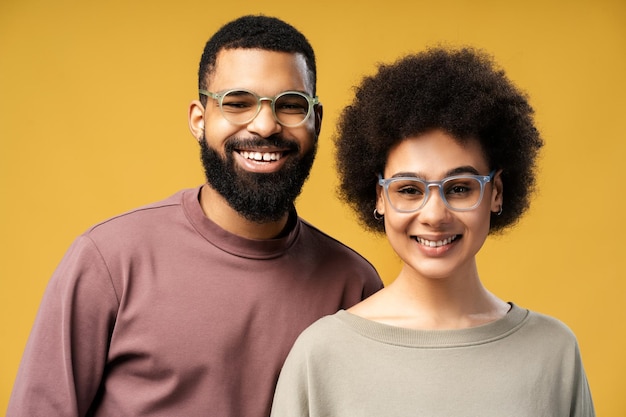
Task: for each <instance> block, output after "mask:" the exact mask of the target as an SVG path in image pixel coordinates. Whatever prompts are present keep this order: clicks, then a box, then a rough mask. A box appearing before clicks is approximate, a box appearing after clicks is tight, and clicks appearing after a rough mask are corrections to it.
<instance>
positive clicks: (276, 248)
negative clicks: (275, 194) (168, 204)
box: [182, 187, 302, 259]
mask: <svg viewBox="0 0 626 417" xmlns="http://www.w3.org/2000/svg"><path fill="white" fill-rule="evenodd" d="M200 189H201V187H197V188H193V189H189V190H185V191H184V192H183V197H182V202H183V210H184V211H185V215H186V216H187V218H188V219H189V221H190V222H191V224H192V226H193V227H194V228H195V229H196V230H197V231H198V233H200V235H202V236H203V237H204V238H205V239H206V240H207V241H208V242H210V243H211V244H212V245H214V246H215V247H217V248H219V249H221V250H223V251H224V252H228V253H230V254H232V255H235V256H241V257H244V258H250V259H270V258H276V257H279V256H281V255H283V254H284V253H285V252H286V251H287V250H288V249H289V248H290V247H291V246H292V245H293V244H294V242H295V241H296V239H297V237H298V235H299V234H300V229H301V227H302V222H301V221H300V218H297V220H296V221H295V222H293V221H290V222H288V224H293V225H294V226H293V227H292V228H291V230H289V231H288V232H287V233H286V234H284V235H283V236H282V237H280V238H277V239H263V240H260V239H247V238H244V237H241V236H238V235H235V234H232V233H230V232H228V231H226V230H224V229H222V228H221V227H220V226H218V225H217V224H216V223H214V222H213V221H212V220H210V219H209V218H207V217H206V216H205V215H204V212H203V211H202V207H201V206H200V201H199V195H200ZM291 215H293V216H297V214H296V212H295V209H294V211H293V213H292V214H291Z"/></svg>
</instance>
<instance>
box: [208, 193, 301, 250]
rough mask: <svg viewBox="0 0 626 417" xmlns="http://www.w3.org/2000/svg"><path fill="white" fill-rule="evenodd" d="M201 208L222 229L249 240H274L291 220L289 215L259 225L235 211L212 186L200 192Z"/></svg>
mask: <svg viewBox="0 0 626 417" xmlns="http://www.w3.org/2000/svg"><path fill="white" fill-rule="evenodd" d="M200 207H202V211H203V212H204V215H205V216H207V217H208V218H209V219H211V221H213V222H214V223H215V224H217V225H218V226H220V227H221V228H222V229H224V230H226V231H228V232H230V233H233V234H235V235H238V236H241V237H245V238H247V239H272V238H275V237H276V236H278V235H280V233H281V232H282V231H283V229H284V228H285V226H286V225H287V221H288V219H289V213H285V214H284V216H283V217H282V218H281V219H280V220H278V221H276V222H267V223H257V222H253V221H250V220H248V219H246V218H245V217H243V216H242V215H241V214H239V213H238V212H237V211H235V210H234V209H233V208H232V207H231V206H230V205H229V204H228V203H227V202H226V200H224V198H223V197H222V196H221V195H220V194H219V193H218V192H217V191H215V190H214V189H213V188H212V187H211V186H210V185H208V184H205V185H204V186H203V187H202V189H201V190H200Z"/></svg>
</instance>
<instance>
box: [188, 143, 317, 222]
mask: <svg viewBox="0 0 626 417" xmlns="http://www.w3.org/2000/svg"><path fill="white" fill-rule="evenodd" d="M246 145H247V146H246ZM270 145H273V146H277V147H279V148H286V149H289V150H290V156H291V155H293V154H298V153H299V150H300V146H299V145H298V143H297V142H293V141H286V140H283V139H280V138H269V139H251V140H240V139H237V138H233V139H229V140H227V142H226V144H225V146H224V148H225V149H224V150H225V153H226V158H225V159H224V158H223V157H222V156H220V154H219V153H218V152H217V151H216V150H215V149H213V148H211V147H209V145H208V144H207V142H206V140H205V138H204V135H203V136H202V140H201V141H200V151H201V157H202V165H203V166H204V173H205V175H206V179H207V182H208V183H209V185H210V186H211V187H212V188H213V189H215V190H216V191H217V192H218V193H220V194H221V196H222V197H224V199H225V200H226V201H227V202H228V204H229V205H230V206H231V207H232V208H233V209H234V210H235V211H237V212H238V213H239V214H241V215H242V216H243V217H245V218H246V219H248V220H250V221H253V222H256V223H266V222H272V221H278V220H280V219H281V218H282V217H283V216H284V215H285V214H286V213H288V212H289V210H291V209H292V207H293V205H294V202H295V200H296V198H297V197H298V195H300V192H301V191H302V186H303V185H304V182H305V181H306V179H307V177H308V176H309V172H310V171H311V167H312V166H313V160H314V159H315V153H316V152H317V141H315V142H314V144H313V147H312V148H311V149H310V150H309V151H307V152H306V153H305V154H304V155H302V157H300V158H292V157H290V159H289V160H288V161H286V163H285V165H283V167H282V168H281V169H280V170H279V171H277V172H272V173H255V172H247V171H245V170H243V169H241V168H239V167H238V166H237V165H236V164H235V160H234V156H233V154H234V152H235V149H241V148H250V147H251V146H252V147H254V148H258V147H261V146H270Z"/></svg>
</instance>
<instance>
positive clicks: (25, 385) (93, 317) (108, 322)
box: [7, 237, 118, 417]
mask: <svg viewBox="0 0 626 417" xmlns="http://www.w3.org/2000/svg"><path fill="white" fill-rule="evenodd" d="M117 305H118V300H117V297H116V295H115V291H114V289H113V286H112V283H111V280H110V277H109V273H108V271H107V268H106V265H105V264H104V262H103V260H102V258H101V256H100V254H99V252H98V250H97V248H96V247H95V246H94V244H93V242H92V241H91V240H90V239H89V238H87V237H80V238H78V239H77V240H76V241H75V242H74V244H73V245H72V246H71V247H70V249H69V250H68V252H67V253H66V255H65V257H64V258H63V259H62V261H61V263H60V264H59V266H58V268H57V269H56V271H55V273H54V274H53V276H52V278H51V280H50V282H49V284H48V287H47V288H46V291H45V293H44V297H43V300H42V303H41V306H40V308H39V311H38V313H37V317H36V319H35V323H34V326H33V329H32V331H31V334H30V337H29V340H28V343H27V345H26V349H25V352H24V355H23V358H22V365H21V367H20V370H19V372H18V375H17V378H16V381H15V385H14V387H13V392H12V396H11V399H10V401H9V407H8V411H7V417H13V416H33V417H34V416H46V417H49V416H68V417H69V416H84V415H85V414H86V413H87V411H88V409H89V407H90V406H91V403H92V401H93V400H94V398H95V397H96V395H97V391H98V388H99V385H100V381H101V380H102V374H103V372H104V367H105V363H106V357H107V351H108V345H109V340H110V337H111V331H112V328H113V323H114V320H115V314H116V311H117Z"/></svg>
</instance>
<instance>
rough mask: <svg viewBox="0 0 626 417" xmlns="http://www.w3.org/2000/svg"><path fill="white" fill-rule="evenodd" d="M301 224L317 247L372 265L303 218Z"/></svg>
mask: <svg viewBox="0 0 626 417" xmlns="http://www.w3.org/2000/svg"><path fill="white" fill-rule="evenodd" d="M300 222H301V224H302V228H303V230H304V231H305V232H306V233H307V234H308V235H309V237H310V239H311V240H312V241H314V242H315V241H316V242H317V243H318V245H317V247H319V248H322V249H325V250H328V251H335V252H339V253H342V254H343V255H346V256H349V257H354V258H355V259H359V260H363V261H365V262H367V263H368V264H370V262H369V261H368V260H367V259H365V258H364V257H363V256H362V255H361V254H360V253H358V252H357V251H356V250H354V249H352V248H351V247H350V246H348V245H347V244H345V243H343V242H342V241H340V240H338V239H337V238H334V237H333V236H331V235H329V234H328V233H326V232H324V231H322V230H320V229H319V228H318V227H316V226H314V225H312V224H311V223H309V222H308V221H306V220H304V219H302V218H300ZM370 265H371V264H370Z"/></svg>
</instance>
